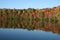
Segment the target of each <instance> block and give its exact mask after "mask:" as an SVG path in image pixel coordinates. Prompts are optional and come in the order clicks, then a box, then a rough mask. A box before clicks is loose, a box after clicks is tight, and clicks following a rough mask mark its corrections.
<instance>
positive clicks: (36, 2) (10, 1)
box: [0, 0, 60, 9]
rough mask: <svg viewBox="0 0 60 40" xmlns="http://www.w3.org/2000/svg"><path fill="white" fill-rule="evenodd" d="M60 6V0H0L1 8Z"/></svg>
mask: <svg viewBox="0 0 60 40" xmlns="http://www.w3.org/2000/svg"><path fill="white" fill-rule="evenodd" d="M55 6H60V0H0V8H16V9H26V8H51V7H55Z"/></svg>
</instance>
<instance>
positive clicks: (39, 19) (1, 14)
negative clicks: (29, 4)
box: [0, 6, 60, 33]
mask: <svg viewBox="0 0 60 40" xmlns="http://www.w3.org/2000/svg"><path fill="white" fill-rule="evenodd" d="M0 28H23V29H28V30H34V29H36V30H44V31H52V32H53V33H60V6H57V7H53V8H43V9H34V8H28V9H15V8H14V9H7V8H3V9H1V8H0Z"/></svg>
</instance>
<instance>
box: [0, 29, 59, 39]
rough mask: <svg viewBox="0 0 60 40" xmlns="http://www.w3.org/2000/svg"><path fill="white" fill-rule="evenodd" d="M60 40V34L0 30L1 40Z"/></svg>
mask: <svg viewBox="0 0 60 40" xmlns="http://www.w3.org/2000/svg"><path fill="white" fill-rule="evenodd" d="M2 39H3V40H5V39H6V40H7V39H8V40H13V39H14V40H18V39H19V40H60V34H56V33H53V32H47V31H42V30H30V31H29V30H27V29H20V28H19V29H18V28H16V29H13V28H4V29H3V28H0V40H2Z"/></svg>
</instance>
